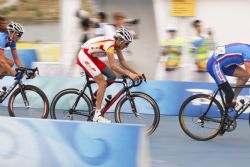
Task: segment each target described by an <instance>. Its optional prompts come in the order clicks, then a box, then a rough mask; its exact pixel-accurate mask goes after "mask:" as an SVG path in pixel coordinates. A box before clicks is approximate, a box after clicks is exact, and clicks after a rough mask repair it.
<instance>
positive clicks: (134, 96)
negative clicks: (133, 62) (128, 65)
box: [50, 73, 160, 135]
mask: <svg viewBox="0 0 250 167" xmlns="http://www.w3.org/2000/svg"><path fill="white" fill-rule="evenodd" d="M85 75H86V84H84V86H83V88H82V89H81V90H78V89H75V88H69V89H65V90H62V91H60V92H59V93H58V94H57V95H56V96H55V97H54V98H53V100H52V102H51V106H50V114H51V118H52V119H68V120H86V121H92V119H93V115H94V112H93V111H94V110H93V109H94V108H95V102H96V99H95V96H94V93H93V89H92V85H93V84H95V81H94V80H93V79H90V78H89V76H88V75H87V74H86V73H85ZM142 81H143V80H142V79H141V80H139V81H137V82H135V81H133V80H132V79H130V78H129V77H127V76H123V77H122V80H115V81H112V83H113V84H120V85H122V88H121V89H120V90H119V91H118V93H117V94H116V95H115V96H114V97H113V98H112V97H111V96H110V95H109V96H108V97H109V101H107V103H106V105H105V106H104V108H103V109H102V111H101V112H102V113H106V111H107V110H109V109H110V108H111V106H112V105H113V104H114V103H115V102H116V101H117V100H118V99H119V98H120V99H119V100H118V102H117V104H116V106H115V109H114V116H115V122H117V123H130V124H131V123H132V124H143V125H144V126H145V131H146V134H147V135H150V134H152V133H153V132H154V131H155V129H156V128H157V126H158V124H159V121H160V110H159V107H158V105H157V103H156V102H155V100H154V99H153V98H152V97H151V96H149V95H148V94H146V93H144V92H138V91H131V90H130V89H131V88H133V87H136V86H139V85H140V84H141V83H142ZM144 81H145V82H146V78H145V77H144ZM87 90H88V91H87ZM107 113H109V114H110V113H112V112H107Z"/></svg>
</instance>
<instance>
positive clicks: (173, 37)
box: [161, 25, 184, 71]
mask: <svg viewBox="0 0 250 167" xmlns="http://www.w3.org/2000/svg"><path fill="white" fill-rule="evenodd" d="M166 32H167V34H168V38H167V40H165V41H162V42H161V55H162V56H164V58H163V62H164V63H165V68H166V70H167V71H170V70H174V69H176V68H177V67H179V65H180V62H181V55H182V54H183V45H184V39H181V38H179V37H177V28H176V27H175V26H174V25H170V26H169V27H168V29H167V30H166ZM161 60H162V59H161Z"/></svg>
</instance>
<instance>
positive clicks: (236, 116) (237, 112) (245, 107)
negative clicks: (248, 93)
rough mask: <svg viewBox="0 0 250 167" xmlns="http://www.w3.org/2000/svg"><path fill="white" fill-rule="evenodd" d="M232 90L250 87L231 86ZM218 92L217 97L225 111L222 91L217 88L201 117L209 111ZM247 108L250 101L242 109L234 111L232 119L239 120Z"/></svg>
mask: <svg viewBox="0 0 250 167" xmlns="http://www.w3.org/2000/svg"><path fill="white" fill-rule="evenodd" d="M232 88H250V85H244V86H232ZM218 92H219V95H220V97H221V101H222V105H223V107H224V109H225V110H226V103H225V100H224V98H223V92H222V90H221V89H220V88H217V89H216V90H215V91H214V94H213V95H212V99H211V101H210V104H209V106H208V108H207V110H206V112H205V113H204V114H203V116H205V115H206V114H207V113H208V111H209V109H210V107H211V105H212V103H213V101H214V99H215V98H216V96H217V94H218ZM249 106H250V101H248V102H247V103H246V104H243V105H242V107H241V108H240V109H238V110H235V111H236V114H235V116H234V117H233V118H234V119H237V118H239V117H240V115H241V114H242V113H243V112H245V111H246V109H247V108H248V107H249ZM224 114H225V115H227V112H224Z"/></svg>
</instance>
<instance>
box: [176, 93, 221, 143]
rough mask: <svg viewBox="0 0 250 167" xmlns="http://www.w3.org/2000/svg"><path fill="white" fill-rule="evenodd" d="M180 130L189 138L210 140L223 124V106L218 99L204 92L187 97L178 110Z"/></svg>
mask: <svg viewBox="0 0 250 167" xmlns="http://www.w3.org/2000/svg"><path fill="white" fill-rule="evenodd" d="M179 122H180V125H181V128H182V130H183V131H184V132H185V133H186V134H187V135H188V136H189V137H191V138H193V139H195V140H200V141H206V140H210V139H212V138H214V137H216V136H217V135H218V133H219V132H220V130H221V128H222V125H223V108H222V106H221V104H220V103H219V102H218V100H216V99H213V97H211V96H209V95H206V94H196V95H193V96H190V97H189V98H187V99H186V100H185V101H184V103H183V104H182V106H181V108H180V111H179Z"/></svg>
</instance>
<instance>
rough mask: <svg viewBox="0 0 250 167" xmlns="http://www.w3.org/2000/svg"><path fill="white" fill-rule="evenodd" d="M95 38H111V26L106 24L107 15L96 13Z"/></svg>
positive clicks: (112, 33)
mask: <svg viewBox="0 0 250 167" xmlns="http://www.w3.org/2000/svg"><path fill="white" fill-rule="evenodd" d="M95 33H96V36H113V35H114V31H113V26H112V25H110V24H108V23H107V14H106V13H104V12H98V13H97V24H96V32H95Z"/></svg>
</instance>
